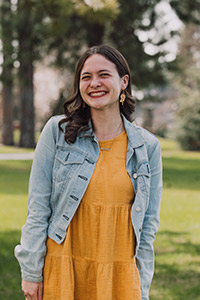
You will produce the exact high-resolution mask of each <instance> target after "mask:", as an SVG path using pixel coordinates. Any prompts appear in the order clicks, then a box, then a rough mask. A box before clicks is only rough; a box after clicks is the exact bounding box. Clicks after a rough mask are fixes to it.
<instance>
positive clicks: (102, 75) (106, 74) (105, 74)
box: [101, 73, 110, 77]
mask: <svg viewBox="0 0 200 300" xmlns="http://www.w3.org/2000/svg"><path fill="white" fill-rule="evenodd" d="M109 76H110V74H108V73H102V74H101V77H109Z"/></svg>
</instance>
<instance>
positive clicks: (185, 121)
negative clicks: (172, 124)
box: [176, 98, 200, 151]
mask: <svg viewBox="0 0 200 300" xmlns="http://www.w3.org/2000/svg"><path fill="white" fill-rule="evenodd" d="M187 100H188V99H185V101H183V102H184V103H183V104H181V107H180V109H179V111H178V114H177V119H176V137H177V140H178V142H179V143H180V145H181V147H182V149H185V150H196V151H200V102H199V98H197V99H194V101H188V102H189V103H188V102H187Z"/></svg>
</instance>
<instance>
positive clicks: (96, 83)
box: [90, 77, 101, 88]
mask: <svg viewBox="0 0 200 300" xmlns="http://www.w3.org/2000/svg"><path fill="white" fill-rule="evenodd" d="M90 86H91V87H92V88H97V87H99V86H101V82H100V80H99V78H98V77H93V78H92V80H91V83H90Z"/></svg>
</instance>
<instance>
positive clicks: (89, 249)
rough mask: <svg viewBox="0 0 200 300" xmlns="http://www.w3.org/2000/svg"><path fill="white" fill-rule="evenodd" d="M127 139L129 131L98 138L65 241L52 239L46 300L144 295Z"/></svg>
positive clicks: (124, 299)
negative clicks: (93, 164)
mask: <svg viewBox="0 0 200 300" xmlns="http://www.w3.org/2000/svg"><path fill="white" fill-rule="evenodd" d="M127 143H128V139H127V135H126V132H125V131H123V132H122V133H121V134H120V135H119V136H117V137H116V138H115V139H112V140H108V141H100V142H99V146H100V149H101V150H100V156H99V159H98V162H97V164H96V168H95V171H94V173H93V175H92V178H91V181H90V183H89V185H88V188H87V190H86V192H85V195H84V197H83V199H82V201H81V203H80V206H79V208H78V210H77V211H76V213H75V215H74V217H73V219H72V221H71V223H70V225H69V228H68V231H67V236H66V239H65V241H64V242H63V243H62V244H61V245H58V244H56V243H55V242H54V241H53V240H52V239H50V238H48V240H47V255H46V259H45V266H44V290H43V300H140V299H141V292H140V279H139V273H138V270H137V267H136V264H135V259H134V249H135V236H134V231H133V227H132V223H131V213H130V210H131V205H132V203H133V199H134V190H133V186H132V183H131V180H130V178H129V176H128V174H127V172H126V151H127ZM108 149H109V150H108Z"/></svg>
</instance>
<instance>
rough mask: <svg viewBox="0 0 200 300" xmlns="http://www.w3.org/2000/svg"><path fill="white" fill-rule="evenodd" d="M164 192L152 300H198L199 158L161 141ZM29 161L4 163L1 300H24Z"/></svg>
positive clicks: (0, 166) (0, 168) (0, 171)
mask: <svg viewBox="0 0 200 300" xmlns="http://www.w3.org/2000/svg"><path fill="white" fill-rule="evenodd" d="M161 145H162V156H163V166H164V191H163V197H162V206H161V222H160V227H159V233H158V234H157V238H156V242H155V253H156V269H155V276H154V280H153V283H152V287H151V291H150V299H151V300H200V285H199V282H200V226H199V217H200V152H185V151H181V150H180V149H179V147H178V146H177V145H176V144H175V143H174V142H172V141H169V140H164V139H161ZM30 166H31V161H0V205H1V210H0V220H1V221H0V272H1V276H0V299H2V300H12V299H15V300H22V299H24V297H23V294H22V292H21V291H20V270H19V266H18V263H17V261H16V259H15V258H14V256H13V249H14V247H15V245H16V244H17V243H18V242H19V239H20V230H21V227H22V225H23V224H24V222H25V219H26V211H27V191H28V176H29V171H30Z"/></svg>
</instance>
